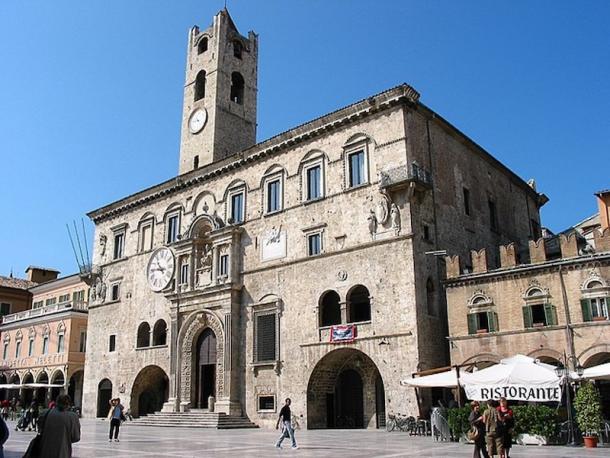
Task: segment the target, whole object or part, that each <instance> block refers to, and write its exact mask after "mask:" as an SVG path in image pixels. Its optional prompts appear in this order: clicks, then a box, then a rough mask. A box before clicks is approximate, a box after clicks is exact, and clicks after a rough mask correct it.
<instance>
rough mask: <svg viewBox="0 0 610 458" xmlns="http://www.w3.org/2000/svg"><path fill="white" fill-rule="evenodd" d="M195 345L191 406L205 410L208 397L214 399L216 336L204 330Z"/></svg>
mask: <svg viewBox="0 0 610 458" xmlns="http://www.w3.org/2000/svg"><path fill="white" fill-rule="evenodd" d="M196 345H197V346H196V347H195V348H196V352H197V356H196V361H195V371H196V385H195V386H196V387H195V393H194V399H193V401H194V402H193V404H195V405H197V406H198V407H199V408H201V409H207V408H208V407H209V404H208V399H209V398H210V396H214V397H216V357H217V354H216V353H217V352H216V345H217V341H216V334H214V331H212V329H210V328H205V329H204V330H203V332H202V333H201V334H200V335H199V338H198V339H197V344H196Z"/></svg>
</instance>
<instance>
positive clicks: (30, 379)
mask: <svg viewBox="0 0 610 458" xmlns="http://www.w3.org/2000/svg"><path fill="white" fill-rule="evenodd" d="M22 383H23V384H24V385H25V384H26V383H34V376H33V375H32V373H31V372H28V373H27V374H25V375H24V376H23V381H22ZM21 397H22V400H23V403H24V405H26V406H29V405H30V404H31V403H32V400H33V399H34V389H33V388H24V389H23V390H22V391H21Z"/></svg>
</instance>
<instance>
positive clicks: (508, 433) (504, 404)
mask: <svg viewBox="0 0 610 458" xmlns="http://www.w3.org/2000/svg"><path fill="white" fill-rule="evenodd" d="M498 413H499V414H500V418H501V419H502V423H503V427H502V436H503V441H502V442H503V445H504V458H509V456H508V455H509V454H510V449H511V447H512V446H513V429H514V428H515V416H514V414H513V409H511V408H510V407H508V401H507V400H506V398H500V406H499V407H498Z"/></svg>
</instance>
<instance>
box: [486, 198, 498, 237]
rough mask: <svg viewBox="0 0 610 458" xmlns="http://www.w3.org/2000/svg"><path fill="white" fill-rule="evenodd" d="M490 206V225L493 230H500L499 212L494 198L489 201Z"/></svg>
mask: <svg viewBox="0 0 610 458" xmlns="http://www.w3.org/2000/svg"><path fill="white" fill-rule="evenodd" d="M487 206H488V207H489V227H490V229H491V230H492V231H497V230H498V214H497V212H496V203H495V202H494V201H493V200H488V201H487Z"/></svg>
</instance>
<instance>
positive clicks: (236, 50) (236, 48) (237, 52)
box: [233, 40, 244, 59]
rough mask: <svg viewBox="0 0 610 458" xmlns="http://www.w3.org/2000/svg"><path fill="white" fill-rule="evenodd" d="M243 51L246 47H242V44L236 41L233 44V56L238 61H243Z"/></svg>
mask: <svg viewBox="0 0 610 458" xmlns="http://www.w3.org/2000/svg"><path fill="white" fill-rule="evenodd" d="M243 50H244V47H243V46H242V44H241V43H240V42H239V41H237V40H235V41H234V42H233V55H234V56H235V57H237V58H238V59H241V54H242V52H243Z"/></svg>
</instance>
